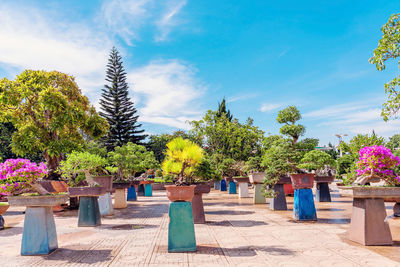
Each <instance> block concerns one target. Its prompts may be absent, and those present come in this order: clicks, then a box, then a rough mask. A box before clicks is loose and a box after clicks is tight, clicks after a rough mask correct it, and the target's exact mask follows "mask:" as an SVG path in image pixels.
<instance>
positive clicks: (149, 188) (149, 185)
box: [144, 184, 153, 197]
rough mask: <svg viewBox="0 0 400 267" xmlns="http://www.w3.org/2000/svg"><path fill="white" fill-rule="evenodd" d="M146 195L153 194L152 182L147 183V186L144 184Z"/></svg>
mask: <svg viewBox="0 0 400 267" xmlns="http://www.w3.org/2000/svg"><path fill="white" fill-rule="evenodd" d="M144 196H145V197H151V196H153V190H152V188H151V184H145V186H144Z"/></svg>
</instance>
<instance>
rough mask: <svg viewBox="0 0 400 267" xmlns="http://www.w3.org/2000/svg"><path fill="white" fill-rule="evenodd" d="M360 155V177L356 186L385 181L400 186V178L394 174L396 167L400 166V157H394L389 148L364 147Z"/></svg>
mask: <svg viewBox="0 0 400 267" xmlns="http://www.w3.org/2000/svg"><path fill="white" fill-rule="evenodd" d="M359 154H360V158H359V161H358V162H357V163H356V165H357V168H358V169H357V170H356V172H357V174H358V175H359V176H360V177H358V179H357V180H356V181H355V183H356V184H361V185H364V184H367V183H369V182H379V181H380V180H384V181H385V183H386V184H388V185H391V186H395V185H400V177H399V176H398V175H397V174H396V173H395V172H394V169H395V168H396V166H399V165H400V157H398V156H394V155H393V154H392V151H391V150H390V149H389V148H386V147H384V146H370V147H364V148H362V149H361V150H360V153H359Z"/></svg>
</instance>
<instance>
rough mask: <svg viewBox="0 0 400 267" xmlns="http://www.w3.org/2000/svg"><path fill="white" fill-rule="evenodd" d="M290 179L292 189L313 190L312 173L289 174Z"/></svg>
mask: <svg viewBox="0 0 400 267" xmlns="http://www.w3.org/2000/svg"><path fill="white" fill-rule="evenodd" d="M290 179H291V180H292V185H293V188H294V189H303V188H313V186H314V174H313V173H302V174H290Z"/></svg>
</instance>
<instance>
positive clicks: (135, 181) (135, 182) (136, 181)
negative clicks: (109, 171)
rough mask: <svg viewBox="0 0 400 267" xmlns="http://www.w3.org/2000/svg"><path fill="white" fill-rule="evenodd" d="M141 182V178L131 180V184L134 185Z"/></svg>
mask: <svg viewBox="0 0 400 267" xmlns="http://www.w3.org/2000/svg"><path fill="white" fill-rule="evenodd" d="M139 184H140V181H139V180H133V181H131V185H132V186H138V185H139Z"/></svg>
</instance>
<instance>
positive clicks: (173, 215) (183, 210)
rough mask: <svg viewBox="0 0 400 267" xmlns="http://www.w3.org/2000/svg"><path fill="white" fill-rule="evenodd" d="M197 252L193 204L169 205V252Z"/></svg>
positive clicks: (172, 203)
mask: <svg viewBox="0 0 400 267" xmlns="http://www.w3.org/2000/svg"><path fill="white" fill-rule="evenodd" d="M186 251H196V237H195V234H194V223H193V213H192V203H190V202H171V204H170V205H169V226H168V252H186Z"/></svg>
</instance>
